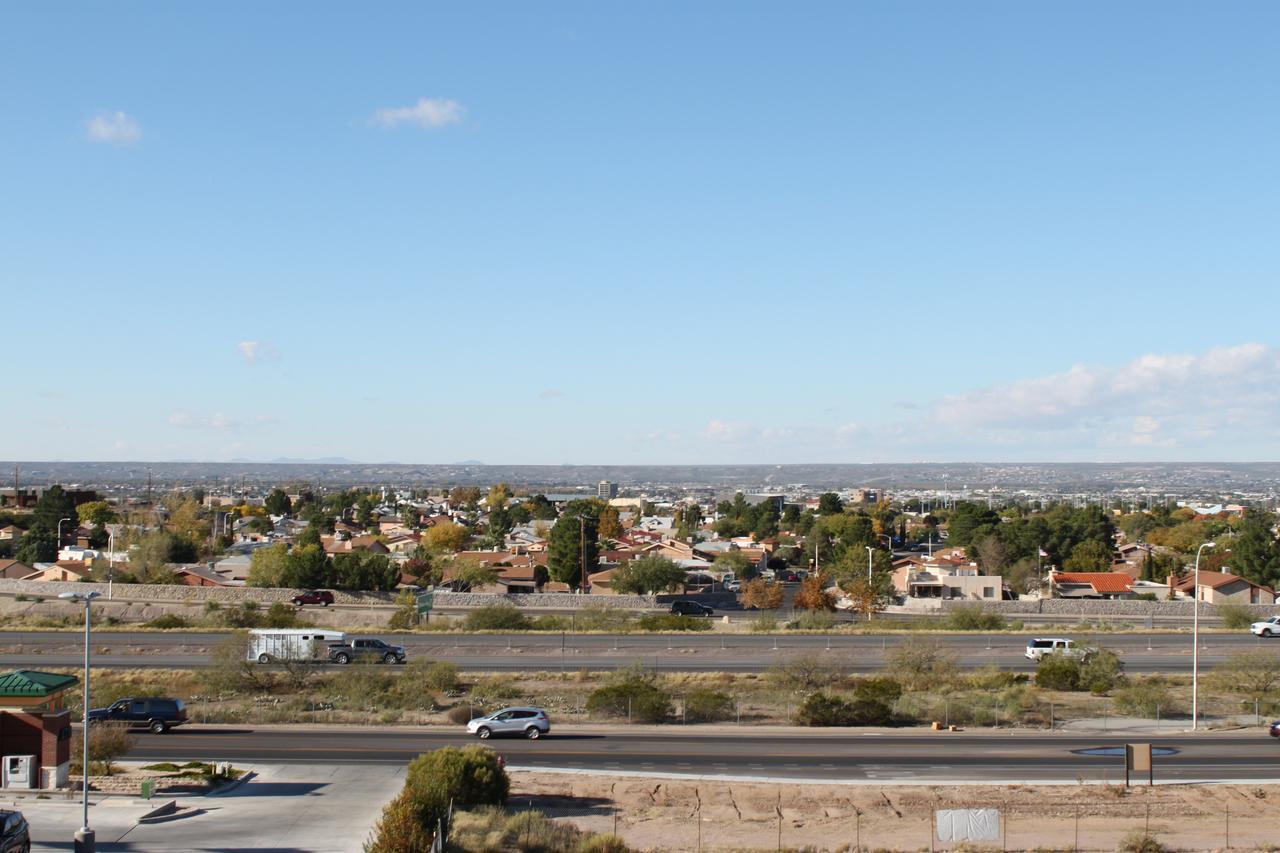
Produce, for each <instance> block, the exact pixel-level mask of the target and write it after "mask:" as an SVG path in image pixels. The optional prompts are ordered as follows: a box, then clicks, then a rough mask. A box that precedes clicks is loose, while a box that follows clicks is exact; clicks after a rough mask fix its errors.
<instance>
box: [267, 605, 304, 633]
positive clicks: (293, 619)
mask: <svg viewBox="0 0 1280 853" xmlns="http://www.w3.org/2000/svg"><path fill="white" fill-rule="evenodd" d="M263 621H264V623H265V624H266V627H268V628H306V627H309V626H310V624H311V623H310V622H307V621H306V620H305V619H303V618H302V617H300V616H299V615H298V611H297V610H295V609H294V608H292V607H290V606H289V605H287V604H285V603H284V602H283V601H277V602H276V603H275V604H273V605H271V607H269V608H267V615H266V617H265V618H264V620H263Z"/></svg>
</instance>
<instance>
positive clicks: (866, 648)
mask: <svg viewBox="0 0 1280 853" xmlns="http://www.w3.org/2000/svg"><path fill="white" fill-rule="evenodd" d="M1041 635H1042V636H1044V635H1048V636H1063V635H1065V636H1069V637H1071V638H1072V639H1074V640H1076V641H1077V642H1080V643H1087V644H1096V645H1102V646H1106V647H1107V648H1110V649H1114V650H1116V651H1117V652H1119V653H1120V654H1121V656H1122V659H1123V660H1124V663H1125V668H1126V670H1127V671H1128V672H1131V673H1168V672H1182V671H1185V670H1186V669H1187V667H1188V666H1189V665H1190V657H1191V637H1190V636H1189V635H1188V634H1156V633H1151V634H1120V633H1103V634H1077V633H1073V632H1063V631H1061V630H1055V631H1052V632H1042V634H1041ZM82 636H83V635H82V634H80V633H79V632H62V631H57V632H54V631H11V632H0V666H17V667H38V666H45V667H49V666H77V665H80V664H81V663H82V662H83V640H82ZM930 636H938V637H940V638H941V639H942V640H943V641H944V642H946V643H947V645H948V646H950V647H951V648H952V649H953V650H954V651H955V653H956V656H957V658H958V660H959V663H960V665H961V666H963V667H970V668H973V667H981V666H991V665H994V666H999V667H1001V668H1004V669H1007V670H1012V671H1017V672H1031V671H1034V669H1035V665H1034V664H1033V662H1031V661H1029V660H1027V659H1026V658H1024V657H1023V651H1024V650H1025V648H1026V642H1027V639H1028V638H1029V637H1032V636H1036V635H1035V634H1033V633H1025V634H947V635H930ZM226 638H227V635H226V634H219V633H196V632H192V633H185V632H183V633H179V632H170V633H161V632H136V631H134V632H130V631H95V632H94V634H93V661H94V664H95V665H96V666H105V667H139V666H152V667H168V668H188V667H200V666H206V665H208V663H209V654H210V650H211V649H213V648H214V647H216V646H217V645H218V644H219V643H222V642H224V641H225V640H226ZM386 638H387V639H388V640H389V641H390V642H395V643H400V644H403V645H404V646H405V647H406V648H407V650H408V654H409V658H410V660H412V659H414V658H419V659H421V658H427V659H430V660H448V661H452V662H454V663H456V664H458V665H459V666H460V667H462V668H463V669H464V670H467V671H485V672H499V671H527V670H550V671H554V670H559V669H566V670H577V669H581V668H584V667H585V668H587V669H591V670H599V669H612V668H616V667H619V666H627V665H630V664H633V663H636V662H640V663H643V664H644V665H645V666H649V667H652V668H654V669H658V670H664V671H682V672H698V671H726V672H760V671H763V670H766V669H768V668H769V667H770V666H771V665H773V664H774V663H775V662H777V661H779V660H786V659H788V658H790V657H794V656H795V655H798V654H803V653H818V654H822V655H830V656H832V657H834V658H836V659H838V660H840V661H842V662H843V663H844V664H846V665H847V666H848V667H849V668H850V670H852V671H855V672H869V671H872V670H875V669H878V668H879V667H880V666H881V665H882V663H883V661H884V659H885V656H886V654H887V653H888V652H889V651H890V650H892V648H893V647H894V646H895V645H897V644H898V643H910V642H913V641H914V640H917V639H918V636H917V635H912V634H893V635H874V634H859V635H820V634H807V635H789V636H783V635H777V636H771V635H755V634H719V633H705V634H678V635H677V634H564V635H559V634H557V635H545V634H543V635H533V634H470V635H464V634H397V635H387V636H386ZM1200 640H1201V643H1200V662H1201V664H1202V665H1204V666H1212V665H1214V664H1215V663H1219V662H1221V661H1222V660H1223V659H1225V658H1226V657H1228V656H1229V655H1231V654H1232V653H1234V652H1238V651H1243V650H1248V649H1253V648H1258V647H1262V648H1272V647H1274V648H1276V649H1277V650H1280V639H1277V640H1262V639H1259V638H1258V637H1255V636H1253V635H1252V634H1249V633H1247V632H1239V633H1232V634H1202V635H1201V637H1200Z"/></svg>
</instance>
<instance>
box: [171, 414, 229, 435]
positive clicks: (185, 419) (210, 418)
mask: <svg viewBox="0 0 1280 853" xmlns="http://www.w3.org/2000/svg"><path fill="white" fill-rule="evenodd" d="M169 426H174V427H178V428H179V429H213V430H221V431H226V430H233V429H238V428H239V426H240V424H239V423H237V422H236V421H233V420H232V419H231V418H228V417H227V416H226V415H224V414H222V413H221V412H216V413H214V414H212V415H194V414H192V413H191V412H188V411H179V412H174V413H173V414H171V415H169Z"/></svg>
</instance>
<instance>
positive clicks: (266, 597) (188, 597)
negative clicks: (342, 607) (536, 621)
mask: <svg viewBox="0 0 1280 853" xmlns="http://www.w3.org/2000/svg"><path fill="white" fill-rule="evenodd" d="M89 590H97V591H98V592H100V593H101V594H102V596H103V597H104V598H105V597H106V595H107V585H106V584H105V583H79V582H66V583H64V582H60V581H21V580H10V579H7V578H0V595H2V594H7V595H25V596H28V597H29V598H45V599H49V598H57V596H58V593H61V592H87V591H89ZM299 592H301V590H297V589H272V588H266V587H249V586H183V585H182V584H141V583H138V584H133V583H131V584H123V583H118V584H115V585H114V589H113V599H114V600H115V601H143V602H146V601H155V602H175V601H176V602H185V603H189V604H203V603H204V602H206V601H216V602H218V603H219V604H239V603H240V602H242V601H256V602H258V603H259V604H263V605H268V604H274V603H275V602H277V601H288V600H289V599H291V598H293V596H295V595H297V594H298V593H299ZM395 597H396V594H395V593H394V592H344V591H342V590H334V593H333V600H334V603H335V604H354V605H363V606H366V607H368V606H379V605H381V606H388V607H389V606H391V605H392V604H394V603H395ZM504 603H506V604H514V605H515V606H517V607H538V608H545V607H558V608H564V609H576V608H581V607H587V606H596V607H600V606H608V607H625V608H652V607H656V606H657V599H656V597H655V596H652V595H573V594H571V593H563V592H549V593H543V594H533V595H501V594H497V593H494V594H489V593H472V592H437V593H436V598H435V606H436V607H437V608H450V607H485V606H488V605H493V604H504Z"/></svg>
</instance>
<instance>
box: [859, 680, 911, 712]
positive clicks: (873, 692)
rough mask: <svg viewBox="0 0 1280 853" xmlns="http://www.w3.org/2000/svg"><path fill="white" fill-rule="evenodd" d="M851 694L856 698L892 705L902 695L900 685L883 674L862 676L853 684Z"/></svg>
mask: <svg viewBox="0 0 1280 853" xmlns="http://www.w3.org/2000/svg"><path fill="white" fill-rule="evenodd" d="M853 695H854V696H855V697H856V698H858V699H867V700H870V701H874V702H882V703H884V704H885V705H889V706H892V705H893V703H895V702H897V701H898V699H900V698H901V697H902V685H901V684H899V683H898V682H897V681H894V680H893V679H892V678H885V677H884V676H876V677H874V678H864V679H862V680H861V681H859V682H858V683H857V684H856V685H854V688H853Z"/></svg>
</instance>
